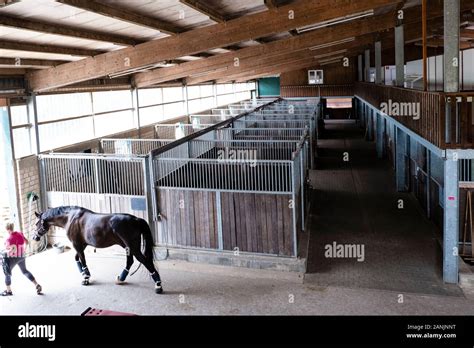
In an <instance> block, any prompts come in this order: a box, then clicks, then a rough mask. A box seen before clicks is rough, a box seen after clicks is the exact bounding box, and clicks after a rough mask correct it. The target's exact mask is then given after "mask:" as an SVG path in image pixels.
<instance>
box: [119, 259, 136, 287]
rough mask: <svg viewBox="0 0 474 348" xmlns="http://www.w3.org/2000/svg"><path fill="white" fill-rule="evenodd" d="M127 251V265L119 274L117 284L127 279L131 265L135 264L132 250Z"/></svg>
mask: <svg viewBox="0 0 474 348" xmlns="http://www.w3.org/2000/svg"><path fill="white" fill-rule="evenodd" d="M127 253H128V254H127V265H126V266H125V268H124V270H123V271H122V273H121V274H120V275H119V276H117V281H116V284H118V285H120V284H124V283H125V279H127V276H128V272H129V271H130V267H132V265H133V255H132V254H131V253H130V251H127Z"/></svg>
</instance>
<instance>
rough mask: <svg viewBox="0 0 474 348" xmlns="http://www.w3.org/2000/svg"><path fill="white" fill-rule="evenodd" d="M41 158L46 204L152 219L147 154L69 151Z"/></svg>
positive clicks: (41, 173)
mask: <svg viewBox="0 0 474 348" xmlns="http://www.w3.org/2000/svg"><path fill="white" fill-rule="evenodd" d="M117 140H118V139H117ZM38 157H39V165H40V177H41V186H42V191H43V192H44V193H45V196H44V198H43V199H45V201H44V206H45V207H57V206H65V205H66V206H67V205H77V206H80V207H84V208H87V209H90V210H93V211H95V212H99V213H117V212H121V213H129V214H133V215H136V216H138V217H141V218H143V219H145V220H148V217H149V213H148V208H149V205H148V200H149V199H148V197H147V195H148V193H149V192H150V189H149V187H148V181H147V176H146V175H147V173H148V171H147V161H146V157H144V156H127V155H116V154H113V155H111V154H65V153H61V154H59V153H56V154H48V155H39V156H38Z"/></svg>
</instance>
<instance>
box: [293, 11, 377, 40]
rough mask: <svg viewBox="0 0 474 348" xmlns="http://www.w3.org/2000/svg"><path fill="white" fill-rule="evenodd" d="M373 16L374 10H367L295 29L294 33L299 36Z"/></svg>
mask: <svg viewBox="0 0 474 348" xmlns="http://www.w3.org/2000/svg"><path fill="white" fill-rule="evenodd" d="M373 15H374V10H373V9H372V10H368V11H364V12H358V13H353V14H351V15H347V16H344V17H338V18H334V19H330V20H328V21H324V22H319V23H316V24H312V25H308V26H305V27H301V28H297V29H296V32H297V33H298V34H301V33H304V32H307V31H311V30H316V29H320V28H325V27H329V26H332V25H336V24H341V23H345V22H350V21H353V20H356V19H360V18H365V17H369V16H373Z"/></svg>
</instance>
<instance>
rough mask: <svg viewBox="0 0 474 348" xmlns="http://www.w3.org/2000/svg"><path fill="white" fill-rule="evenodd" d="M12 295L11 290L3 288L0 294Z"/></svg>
mask: <svg viewBox="0 0 474 348" xmlns="http://www.w3.org/2000/svg"><path fill="white" fill-rule="evenodd" d="M12 295H13V292H11V290H5V291H4V292H2V293H1V294H0V296H12Z"/></svg>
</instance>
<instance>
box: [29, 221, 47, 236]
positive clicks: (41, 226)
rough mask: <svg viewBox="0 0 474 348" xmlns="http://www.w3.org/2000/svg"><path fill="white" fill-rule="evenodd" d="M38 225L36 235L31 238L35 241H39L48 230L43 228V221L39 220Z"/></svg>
mask: <svg viewBox="0 0 474 348" xmlns="http://www.w3.org/2000/svg"><path fill="white" fill-rule="evenodd" d="M38 224H39V226H38V227H37V228H36V233H35V235H34V236H33V239H34V240H35V241H39V240H40V239H41V237H43V236H44V235H45V234H46V232H48V230H49V227H48V228H46V227H44V220H43V219H40V220H39V221H38Z"/></svg>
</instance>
